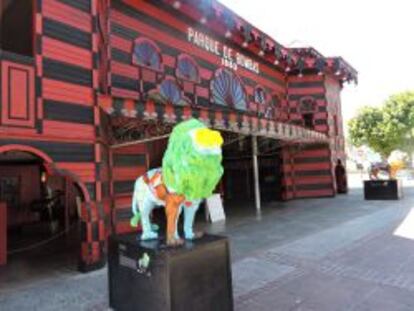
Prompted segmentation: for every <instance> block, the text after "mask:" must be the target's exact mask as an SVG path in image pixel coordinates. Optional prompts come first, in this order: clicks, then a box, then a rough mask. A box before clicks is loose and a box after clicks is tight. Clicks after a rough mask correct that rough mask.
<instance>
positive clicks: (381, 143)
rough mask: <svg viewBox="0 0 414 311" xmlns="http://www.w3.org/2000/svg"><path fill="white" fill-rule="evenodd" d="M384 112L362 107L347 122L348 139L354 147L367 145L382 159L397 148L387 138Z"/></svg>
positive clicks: (394, 142) (379, 109)
mask: <svg viewBox="0 0 414 311" xmlns="http://www.w3.org/2000/svg"><path fill="white" fill-rule="evenodd" d="M384 124H385V123H384V112H383V110H382V109H381V108H377V107H363V108H362V109H361V110H360V111H359V113H358V115H357V116H356V117H355V118H353V119H351V120H350V121H349V138H350V140H351V143H352V144H353V145H354V146H357V147H359V146H361V145H367V146H369V147H370V148H371V149H372V150H374V151H375V152H378V153H379V154H380V155H381V156H382V157H383V158H387V157H388V155H389V154H390V153H391V152H392V151H393V150H394V149H395V148H396V147H397V146H398V144H396V141H395V140H394V139H393V138H391V137H389V136H387V130H386V128H385V127H384Z"/></svg>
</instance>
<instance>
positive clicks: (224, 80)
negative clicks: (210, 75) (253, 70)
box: [211, 69, 247, 110]
mask: <svg viewBox="0 0 414 311" xmlns="http://www.w3.org/2000/svg"><path fill="white" fill-rule="evenodd" d="M211 95H212V100H213V102H214V103H215V104H217V105H220V106H227V107H232V108H236V109H239V110H246V109H247V102H246V93H245V90H244V88H243V85H242V84H241V82H240V79H239V78H238V77H237V76H236V75H235V74H234V73H233V72H231V71H229V70H227V69H219V70H218V71H217V72H216V74H215V77H214V79H213V80H212V82H211Z"/></svg>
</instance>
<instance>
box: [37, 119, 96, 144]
mask: <svg viewBox="0 0 414 311" xmlns="http://www.w3.org/2000/svg"><path fill="white" fill-rule="evenodd" d="M43 133H44V134H45V135H48V136H55V137H66V138H77V139H87V140H91V139H94V138H95V128H94V126H93V125H87V124H78V123H68V122H60V121H51V120H44V121H43Z"/></svg>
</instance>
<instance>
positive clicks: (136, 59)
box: [132, 38, 162, 70]
mask: <svg viewBox="0 0 414 311" xmlns="http://www.w3.org/2000/svg"><path fill="white" fill-rule="evenodd" d="M132 61H133V63H134V64H137V65H140V66H144V67H148V68H151V69H154V70H161V63H162V61H161V53H160V51H159V49H158V47H157V46H156V45H155V44H154V43H153V42H152V41H151V40H148V39H145V38H140V39H138V40H136V41H135V45H134V51H133V58H132Z"/></svg>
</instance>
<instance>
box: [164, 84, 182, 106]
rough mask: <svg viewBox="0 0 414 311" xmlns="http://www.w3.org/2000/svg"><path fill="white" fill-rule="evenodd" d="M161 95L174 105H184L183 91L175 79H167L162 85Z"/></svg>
mask: <svg viewBox="0 0 414 311" xmlns="http://www.w3.org/2000/svg"><path fill="white" fill-rule="evenodd" d="M160 94H161V96H162V97H163V98H164V99H165V100H167V101H168V102H170V103H172V104H174V105H183V104H184V103H185V102H184V101H183V100H182V96H181V90H180V88H179V87H178V85H177V83H175V81H174V80H173V79H165V80H164V81H163V82H162V83H161V85H160Z"/></svg>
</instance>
